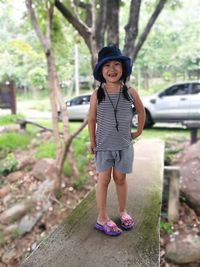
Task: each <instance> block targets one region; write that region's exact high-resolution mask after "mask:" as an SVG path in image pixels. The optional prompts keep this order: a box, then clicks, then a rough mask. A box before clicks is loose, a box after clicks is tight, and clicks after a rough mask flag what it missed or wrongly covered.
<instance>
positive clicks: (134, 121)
mask: <svg viewBox="0 0 200 267" xmlns="http://www.w3.org/2000/svg"><path fill="white" fill-rule="evenodd" d="M137 125H138V115H137V113H134V115H133V118H132V126H133V127H134V128H137ZM153 125H154V121H153V120H152V118H151V115H150V113H149V112H148V111H146V120H145V124H144V128H151V127H152V126H153Z"/></svg>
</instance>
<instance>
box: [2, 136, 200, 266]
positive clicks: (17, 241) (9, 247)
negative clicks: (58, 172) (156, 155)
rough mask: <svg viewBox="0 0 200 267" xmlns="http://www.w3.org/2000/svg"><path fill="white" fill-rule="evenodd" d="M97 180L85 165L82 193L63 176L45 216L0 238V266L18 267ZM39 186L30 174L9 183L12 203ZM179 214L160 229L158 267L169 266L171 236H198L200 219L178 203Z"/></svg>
mask: <svg viewBox="0 0 200 267" xmlns="http://www.w3.org/2000/svg"><path fill="white" fill-rule="evenodd" d="M168 145H169V147H171V149H172V150H173V149H174V150H176V151H183V150H184V149H185V148H187V147H188V146H189V143H188V141H187V140H184V142H183V140H177V141H176V142H174V141H173V142H171V144H170V142H169V144H168ZM23 153H24V154H23ZM25 153H26V152H23V151H21V152H19V151H18V158H19V157H26V154H25ZM180 153H181V152H180ZM29 154H30V151H29ZM176 155H177V154H176V153H174V156H173V158H172V159H171V163H172V164H173V163H176V165H178V163H179V162H180V160H181V157H177V156H176ZM179 155H180V154H179ZM191 157H192V155H191ZM96 180H97V174H96V172H95V168H94V165H93V164H92V163H90V164H89V166H88V181H87V183H86V184H85V185H84V186H83V188H82V189H81V190H75V188H74V187H73V181H72V180H71V179H69V178H68V177H66V178H65V179H64V181H63V186H62V187H63V193H62V197H61V199H59V200H57V199H55V198H52V201H51V203H52V205H51V206H50V207H49V209H48V210H47V211H46V212H45V213H44V215H43V217H42V219H41V220H40V221H39V222H38V223H37V224H36V225H35V227H34V228H33V230H32V231H31V232H30V233H27V234H25V235H23V236H19V235H18V234H17V233H14V234H12V235H8V236H4V237H3V238H2V241H1V247H0V267H16V266H18V265H19V263H20V262H21V261H22V259H24V258H25V257H27V256H28V255H29V254H30V253H31V252H32V251H33V250H34V249H35V248H36V246H37V245H38V244H39V243H40V242H41V241H42V240H43V239H44V238H46V237H47V236H48V235H49V234H50V233H51V232H52V231H53V230H54V229H55V227H56V226H57V225H58V224H60V223H61V222H62V221H63V219H64V218H65V217H66V216H67V215H68V214H69V213H70V211H71V210H72V209H73V208H74V207H75V206H76V205H77V204H78V203H79V202H80V200H81V199H82V198H83V197H84V196H85V195H86V194H87V192H88V191H90V190H91V188H93V187H94V185H95V183H96ZM38 184H39V181H37V180H36V179H34V177H33V176H32V175H31V174H30V175H26V177H25V178H24V179H23V180H22V181H21V182H19V181H17V182H16V183H14V184H12V189H13V190H12V197H13V199H15V201H19V200H20V199H23V198H25V197H27V196H26V192H27V188H30V187H32V188H33V189H34V188H37V187H38ZM3 210H4V203H3V200H2V199H1V200H0V212H2V211H3ZM163 212H164V213H165V212H166V208H165V206H164V205H163ZM179 214H180V218H179V220H178V222H176V223H174V224H173V225H172V226H171V229H170V231H171V233H170V234H169V233H166V231H163V230H161V232H160V235H161V238H160V255H161V261H160V266H161V267H167V266H169V265H167V263H166V261H165V247H166V244H167V243H168V242H170V240H171V239H172V238H173V237H174V235H176V234H177V233H179V234H180V233H181V234H188V233H191V231H193V230H194V225H196V227H197V230H198V231H199V234H200V218H199V217H198V216H197V215H196V214H195V212H194V211H193V210H191V209H190V208H189V207H188V206H187V205H186V204H185V203H184V202H180V209H179ZM162 219H163V220H165V221H166V222H167V218H166V217H165V216H163V217H162ZM182 266H183V267H186V266H187V267H197V266H199V264H197V263H193V264H187V265H182Z"/></svg>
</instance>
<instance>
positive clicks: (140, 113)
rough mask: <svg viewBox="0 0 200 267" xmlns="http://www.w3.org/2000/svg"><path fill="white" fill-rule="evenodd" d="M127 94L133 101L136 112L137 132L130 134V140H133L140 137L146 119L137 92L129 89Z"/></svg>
mask: <svg viewBox="0 0 200 267" xmlns="http://www.w3.org/2000/svg"><path fill="white" fill-rule="evenodd" d="M129 93H130V95H131V97H132V98H133V100H134V106H135V109H136V112H137V114H138V125H137V130H136V131H135V132H133V133H132V134H131V135H132V138H133V139H134V138H136V137H138V136H139V135H141V133H142V131H143V128H144V124H145V119H146V113H145V109H144V106H143V104H142V101H141V99H140V97H139V95H138V93H137V91H136V90H135V89H133V88H129Z"/></svg>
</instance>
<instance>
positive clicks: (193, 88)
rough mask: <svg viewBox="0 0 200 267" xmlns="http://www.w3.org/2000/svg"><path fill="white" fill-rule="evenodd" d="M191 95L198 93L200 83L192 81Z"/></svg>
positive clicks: (199, 92) (199, 91)
mask: <svg viewBox="0 0 200 267" xmlns="http://www.w3.org/2000/svg"><path fill="white" fill-rule="evenodd" d="M191 93H192V94H193V95H194V94H200V83H194V84H193V85H192V92H191Z"/></svg>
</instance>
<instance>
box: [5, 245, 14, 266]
mask: <svg viewBox="0 0 200 267" xmlns="http://www.w3.org/2000/svg"><path fill="white" fill-rule="evenodd" d="M15 258H17V250H16V249H15V248H11V249H7V250H6V252H5V253H4V254H3V256H2V261H3V262H4V263H6V264H9V263H11V262H12V261H13V260H14V259H15ZM9 266H10V265H9Z"/></svg>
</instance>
